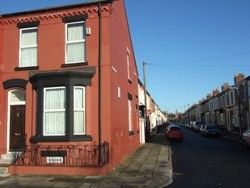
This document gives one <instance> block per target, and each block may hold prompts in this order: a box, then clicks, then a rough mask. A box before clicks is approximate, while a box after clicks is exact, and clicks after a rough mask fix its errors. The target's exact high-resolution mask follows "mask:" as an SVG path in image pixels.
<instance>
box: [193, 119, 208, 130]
mask: <svg viewBox="0 0 250 188" xmlns="http://www.w3.org/2000/svg"><path fill="white" fill-rule="evenodd" d="M202 125H205V122H203V121H197V122H195V123H194V125H193V130H194V131H196V132H198V131H200V128H201V126H202Z"/></svg>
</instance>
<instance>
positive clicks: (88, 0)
mask: <svg viewBox="0 0 250 188" xmlns="http://www.w3.org/2000/svg"><path fill="white" fill-rule="evenodd" d="M112 2H113V0H82V2H81V3H76V4H65V5H61V6H58V5H57V6H51V7H44V8H41V9H34V10H26V11H20V12H14V13H6V14H2V15H0V17H3V18H4V17H11V16H19V15H23V14H31V13H39V12H46V11H53V10H60V9H68V8H76V7H79V6H82V5H96V4H99V3H101V4H104V3H112Z"/></svg>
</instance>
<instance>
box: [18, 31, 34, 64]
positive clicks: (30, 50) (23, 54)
mask: <svg viewBox="0 0 250 188" xmlns="http://www.w3.org/2000/svg"><path fill="white" fill-rule="evenodd" d="M34 66H37V27H32V28H25V29H20V48H19V67H34Z"/></svg>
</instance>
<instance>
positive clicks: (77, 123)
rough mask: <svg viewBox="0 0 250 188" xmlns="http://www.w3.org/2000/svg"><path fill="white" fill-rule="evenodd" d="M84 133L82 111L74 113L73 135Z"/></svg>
mask: <svg viewBox="0 0 250 188" xmlns="http://www.w3.org/2000/svg"><path fill="white" fill-rule="evenodd" d="M82 133H84V111H75V112H74V134H82Z"/></svg>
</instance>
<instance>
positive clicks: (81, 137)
mask: <svg viewBox="0 0 250 188" xmlns="http://www.w3.org/2000/svg"><path fill="white" fill-rule="evenodd" d="M92 140H93V138H92V136H90V135H74V136H73V137H68V136H33V137H31V138H30V143H38V142H82V141H92Z"/></svg>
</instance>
